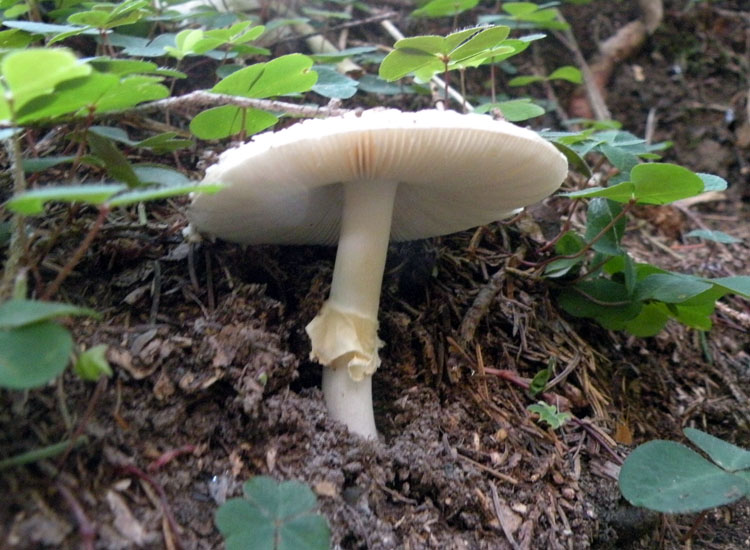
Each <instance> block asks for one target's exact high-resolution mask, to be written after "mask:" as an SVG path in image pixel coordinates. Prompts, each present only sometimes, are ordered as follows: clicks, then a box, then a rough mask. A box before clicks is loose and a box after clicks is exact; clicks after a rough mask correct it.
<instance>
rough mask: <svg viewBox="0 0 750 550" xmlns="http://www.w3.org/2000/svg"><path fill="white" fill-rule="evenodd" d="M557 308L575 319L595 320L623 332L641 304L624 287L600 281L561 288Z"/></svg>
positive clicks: (587, 281) (602, 279)
mask: <svg viewBox="0 0 750 550" xmlns="http://www.w3.org/2000/svg"><path fill="white" fill-rule="evenodd" d="M558 302H559V304H560V307H562V308H563V310H565V311H566V312H567V313H569V314H570V315H573V316H574V317H589V318H593V319H596V321H597V322H598V323H600V324H601V325H602V326H604V327H605V328H609V329H613V330H622V329H623V328H624V327H623V323H625V322H627V321H630V320H631V319H635V318H636V317H637V316H638V314H639V313H640V312H641V309H642V308H643V303H642V302H640V301H638V300H634V299H632V298H631V297H630V295H629V294H628V291H627V288H626V287H625V285H623V284H620V283H617V282H615V281H610V280H609V279H604V278H599V279H593V280H583V281H579V282H577V283H576V284H575V285H574V286H573V287H568V288H564V289H562V291H561V292H560V295H559V296H558Z"/></svg>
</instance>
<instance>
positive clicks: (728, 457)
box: [620, 428, 750, 514]
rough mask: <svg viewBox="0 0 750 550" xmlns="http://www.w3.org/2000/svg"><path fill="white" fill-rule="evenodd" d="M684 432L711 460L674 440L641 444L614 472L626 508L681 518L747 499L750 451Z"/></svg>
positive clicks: (709, 437) (693, 432)
mask: <svg viewBox="0 0 750 550" xmlns="http://www.w3.org/2000/svg"><path fill="white" fill-rule="evenodd" d="M684 433H685V435H686V436H687V438H688V439H689V440H690V441H691V442H692V443H693V444H694V445H695V446H696V447H698V448H699V449H700V450H702V451H703V452H704V453H706V454H707V455H708V457H709V458H710V459H711V461H709V460H706V459H705V458H703V457H702V456H701V455H700V454H698V453H696V452H695V451H693V450H692V449H690V448H688V447H686V446H685V445H682V444H680V443H676V442H674V441H663V440H655V441H649V442H648V443H644V444H643V445H641V446H639V447H638V448H636V449H635V450H634V451H633V452H632V453H630V456H628V458H627V459H626V460H625V463H624V464H623V465H622V469H621V470H620V491H621V492H622V495H623V496H624V497H625V498H626V499H627V500H628V501H629V502H630V503H631V504H633V505H634V506H642V507H644V508H649V509H651V510H656V511H657V512H664V513H668V514H682V513H690V512H700V511H702V510H707V509H709V508H715V507H716V506H722V505H724V504H730V503H732V502H734V501H736V500H739V499H741V498H742V497H745V498H747V497H750V451H747V450H745V449H741V448H740V447H737V446H735V445H732V444H731V443H727V442H726V441H723V440H721V439H719V438H717V437H714V436H712V435H709V434H707V433H705V432H702V431H700V430H696V429H694V428H685V430H684Z"/></svg>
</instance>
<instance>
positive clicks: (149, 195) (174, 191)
mask: <svg viewBox="0 0 750 550" xmlns="http://www.w3.org/2000/svg"><path fill="white" fill-rule="evenodd" d="M222 188H223V185H221V184H218V183H216V184H201V183H188V184H184V185H166V186H158V187H144V188H140V189H134V190H132V191H127V192H126V193H122V194H120V195H117V196H116V197H115V198H113V199H112V200H110V201H109V204H110V206H113V207H115V206H128V205H130V204H136V203H139V202H147V201H154V200H160V199H168V198H170V197H178V196H181V195H187V194H189V193H209V194H211V193H216V192H218V191H220V190H221V189H222Z"/></svg>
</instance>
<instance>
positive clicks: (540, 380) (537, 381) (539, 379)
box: [529, 368, 551, 397]
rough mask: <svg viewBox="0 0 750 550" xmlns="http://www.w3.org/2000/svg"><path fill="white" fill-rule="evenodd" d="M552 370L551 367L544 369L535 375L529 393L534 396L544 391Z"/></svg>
mask: <svg viewBox="0 0 750 550" xmlns="http://www.w3.org/2000/svg"><path fill="white" fill-rule="evenodd" d="M550 374H551V371H550V369H548V368H546V369H542V370H540V371H539V372H537V373H536V374H535V375H534V378H532V379H531V382H530V383H529V393H530V394H531V396H532V397H536V396H537V395H539V394H540V393H542V392H543V391H544V388H545V386H547V382H549V377H550Z"/></svg>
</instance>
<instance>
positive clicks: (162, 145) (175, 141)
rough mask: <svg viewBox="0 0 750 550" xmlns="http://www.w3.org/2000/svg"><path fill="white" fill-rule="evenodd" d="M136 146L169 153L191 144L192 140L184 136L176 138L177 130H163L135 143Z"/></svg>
mask: <svg viewBox="0 0 750 550" xmlns="http://www.w3.org/2000/svg"><path fill="white" fill-rule="evenodd" d="M135 145H136V146H137V147H142V148H144V149H151V150H152V151H154V152H155V153H171V152H172V151H176V150H178V149H184V148H186V147H190V146H192V145H193V141H192V140H190V139H185V138H178V137H177V132H164V133H163V134H157V135H155V136H151V137H149V138H146V139H144V140H143V141H139V142H138V143H136V144H135Z"/></svg>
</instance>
